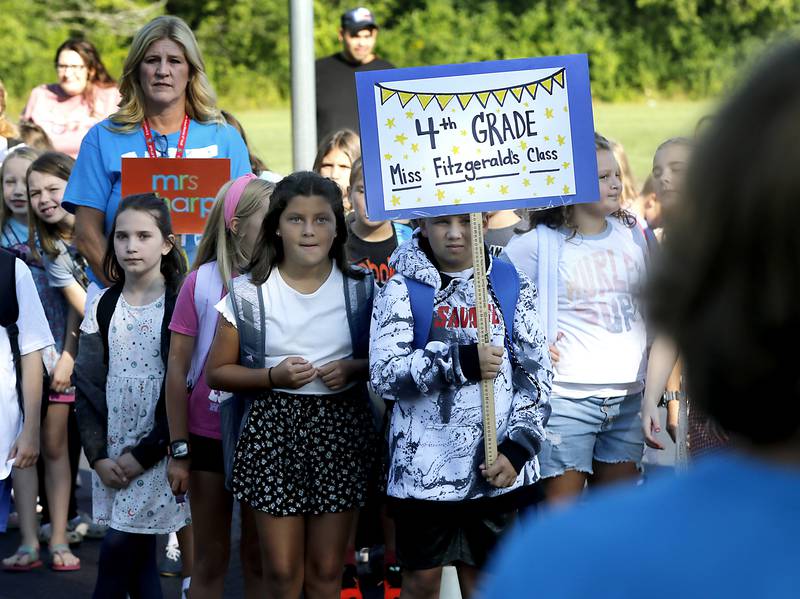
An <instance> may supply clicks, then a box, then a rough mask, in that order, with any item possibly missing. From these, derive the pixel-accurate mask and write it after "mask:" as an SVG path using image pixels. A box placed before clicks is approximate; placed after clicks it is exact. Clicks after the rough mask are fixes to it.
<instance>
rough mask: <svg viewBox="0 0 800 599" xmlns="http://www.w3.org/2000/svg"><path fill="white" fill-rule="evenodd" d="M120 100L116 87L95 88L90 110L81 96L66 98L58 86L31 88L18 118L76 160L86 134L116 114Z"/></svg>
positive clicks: (52, 84) (57, 148)
mask: <svg viewBox="0 0 800 599" xmlns="http://www.w3.org/2000/svg"><path fill="white" fill-rule="evenodd" d="M119 101H120V95H119V90H118V89H117V88H116V86H111V87H95V88H94V110H92V109H91V107H90V106H89V104H87V102H86V100H85V99H84V97H83V95H82V94H78V95H77V96H67V95H66V94H65V93H64V92H63V91H62V90H61V87H60V86H59V85H58V84H56V83H51V84H49V85H47V84H45V85H40V86H39V87H35V88H33V90H32V91H31V95H30V97H29V98H28V103H27V104H26V105H25V110H23V111H22V117H21V118H22V120H24V121H33V122H34V123H36V124H37V125H39V126H40V127H41V128H42V129H44V131H45V133H47V135H48V136H49V137H50V141H52V142H53V147H54V148H55V149H56V150H58V151H59V152H64V153H65V154H69V155H70V156H72V157H73V158H76V157H77V156H78V150H79V149H80V147H81V141H82V140H83V136H84V135H86V132H87V131H89V129H91V128H92V126H93V125H95V124H96V123H99V122H100V121H102V120H103V119H105V118H107V117H108V116H109V115H110V114H112V113H114V112H116V111H117V105H118V104H119Z"/></svg>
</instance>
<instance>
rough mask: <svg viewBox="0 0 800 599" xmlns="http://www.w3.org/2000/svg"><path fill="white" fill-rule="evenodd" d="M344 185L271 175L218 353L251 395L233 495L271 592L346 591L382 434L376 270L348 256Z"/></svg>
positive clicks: (215, 360) (227, 304)
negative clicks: (370, 361) (358, 518)
mask: <svg viewBox="0 0 800 599" xmlns="http://www.w3.org/2000/svg"><path fill="white" fill-rule="evenodd" d="M346 239H347V228H346V225H345V220H344V210H343V208H342V195H341V190H340V189H339V187H338V186H337V185H336V183H334V182H333V181H331V180H329V179H325V178H323V177H321V176H319V175H317V174H314V173H309V172H300V173H294V174H292V175H289V176H288V177H286V178H284V179H283V180H282V181H281V182H280V183H278V185H277V186H276V187H275V191H274V192H273V194H272V200H271V201H270V208H269V211H268V212H267V216H266V219H265V220H264V223H263V226H262V228H261V233H260V235H259V238H258V241H257V242H256V246H255V250H254V253H253V257H252V260H251V261H250V265H249V266H248V269H247V271H248V272H247V274H245V275H242V276H240V277H238V278H236V279H234V281H233V284H232V285H231V288H230V293H229V294H228V297H227V298H226V299H225V300H223V301H222V302H220V303H219V304H218V305H217V309H218V310H219V311H220V313H221V314H222V316H223V318H220V320H219V325H218V327H217V332H216V336H215V338H214V342H213V344H212V346H211V351H210V353H209V357H208V362H207V367H206V380H207V381H208V384H209V385H210V386H211V387H212V388H215V389H222V390H225V391H230V392H235V393H246V394H251V395H253V396H255V398H254V401H253V402H252V407H251V408H250V410H249V413H248V415H247V417H246V420H245V425H244V427H243V431H242V435H241V438H240V439H239V443H238V446H237V450H236V456H235V459H234V462H233V481H232V487H233V494H234V496H235V497H236V498H237V499H239V500H240V501H243V502H244V503H246V504H248V505H249V506H250V507H251V508H253V509H254V510H255V513H256V526H257V528H258V536H259V539H260V541H261V555H262V564H263V571H264V587H265V593H266V595H268V596H270V597H276V598H281V597H285V598H291V599H295V598H296V597H297V596H298V595H299V594H300V592H301V591H302V592H303V593H304V595H305V596H306V597H309V598H310V599H315V598H317V597H328V598H329V597H334V596H337V594H338V592H339V588H340V585H341V575H342V566H343V561H344V560H343V557H344V552H345V548H346V545H347V536H348V532H349V531H350V526H351V523H352V521H353V517H354V514H355V510H356V509H358V508H359V507H361V506H362V505H364V502H365V500H366V496H367V487H368V478H369V471H370V468H371V467H372V465H373V461H374V454H375V441H376V435H375V431H374V424H373V418H372V414H371V411H370V404H369V399H368V397H367V389H366V378H367V345H368V344H367V336H368V334H369V319H370V312H371V309H372V290H373V285H374V283H373V279H372V276H371V275H369V274H368V273H366V272H365V271H363V270H361V269H358V268H354V267H348V266H347V262H346V260H345V255H344V245H345V241H346Z"/></svg>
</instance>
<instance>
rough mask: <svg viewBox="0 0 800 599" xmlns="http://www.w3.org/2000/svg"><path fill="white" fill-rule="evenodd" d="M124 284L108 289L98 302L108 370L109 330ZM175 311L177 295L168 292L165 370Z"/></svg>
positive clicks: (163, 324) (163, 327)
mask: <svg viewBox="0 0 800 599" xmlns="http://www.w3.org/2000/svg"><path fill="white" fill-rule="evenodd" d="M122 285H123V284H122V283H117V284H116V285H113V286H112V287H111V288H109V289H108V291H106V292H105V293H104V294H103V295H102V296H101V297H100V299H99V300H98V302H97V328H98V330H99V333H100V339H101V340H102V341H103V365H104V367H105V368H106V370H108V329H109V327H110V326H111V318H112V317H113V316H114V310H116V308H117V301H118V300H119V296H120V295H122ZM174 309H175V295H174V294H171V293H169V292H167V293H166V294H165V296H164V319H163V320H162V321H161V361H162V362H163V364H164V368H166V367H167V359H168V358H169V338H170V331H169V323H170V320H172V312H173V310H174Z"/></svg>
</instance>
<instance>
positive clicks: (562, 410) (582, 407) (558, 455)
mask: <svg viewBox="0 0 800 599" xmlns="http://www.w3.org/2000/svg"><path fill="white" fill-rule="evenodd" d="M641 404H642V394H641V392H640V393H634V394H632V395H623V396H619V397H587V398H584V399H566V398H564V397H559V396H552V397H551V398H550V406H551V407H552V409H553V411H552V414H551V415H550V421H549V422H548V423H547V441H546V442H545V443H544V445H543V447H542V451H541V453H540V454H539V465H540V467H541V472H542V478H549V477H552V476H559V475H561V474H564V472H566V471H567V470H576V471H578V472H586V473H587V474H592V473H593V471H592V462H605V463H608V464H619V463H622V462H633V463H634V464H636V465H637V466H639V465H640V464H641V462H642V455H643V453H644V434H643V433H642V417H641V414H640V410H641Z"/></svg>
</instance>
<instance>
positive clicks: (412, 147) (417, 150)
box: [411, 144, 419, 152]
mask: <svg viewBox="0 0 800 599" xmlns="http://www.w3.org/2000/svg"><path fill="white" fill-rule="evenodd" d="M411 151H412V152H419V144H411Z"/></svg>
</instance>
